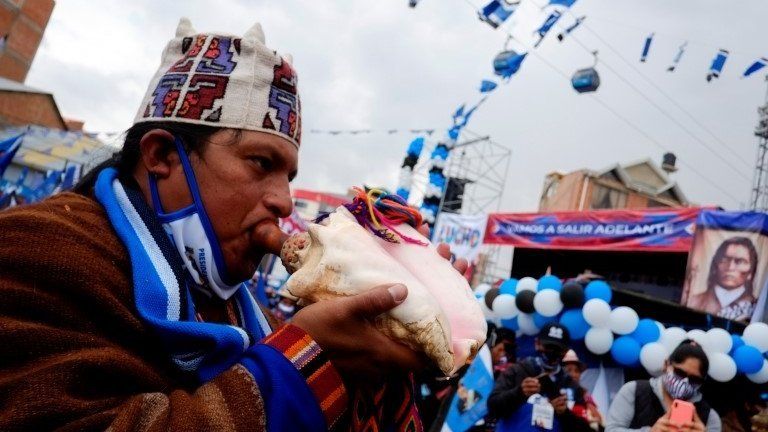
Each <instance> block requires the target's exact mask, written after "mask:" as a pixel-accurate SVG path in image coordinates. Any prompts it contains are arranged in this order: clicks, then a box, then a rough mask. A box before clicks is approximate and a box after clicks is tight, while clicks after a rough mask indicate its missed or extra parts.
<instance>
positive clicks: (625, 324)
mask: <svg viewBox="0 0 768 432" xmlns="http://www.w3.org/2000/svg"><path fill="white" fill-rule="evenodd" d="M638 321H640V318H639V317H638V316H637V312H635V310H634V309H632V308H631V307H628V306H619V307H617V308H616V309H614V310H612V311H611V316H610V318H608V325H609V327H610V328H611V331H613V332H614V333H616V334H620V335H626V334H630V333H632V332H633V331H635V329H636V328H637V323H638Z"/></svg>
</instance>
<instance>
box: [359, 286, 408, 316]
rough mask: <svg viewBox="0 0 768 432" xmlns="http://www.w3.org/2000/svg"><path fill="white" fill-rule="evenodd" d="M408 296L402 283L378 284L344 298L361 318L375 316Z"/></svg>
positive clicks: (406, 289)
mask: <svg viewBox="0 0 768 432" xmlns="http://www.w3.org/2000/svg"><path fill="white" fill-rule="evenodd" d="M407 296H408V288H406V287H405V285H403V284H394V285H380V286H377V287H376V288H374V289H372V290H370V291H367V292H364V293H362V294H358V295H355V296H352V297H348V298H347V299H345V300H346V301H347V302H349V306H348V307H349V310H350V311H351V312H352V313H353V314H355V315H357V316H359V317H361V318H375V317H377V316H379V315H381V314H383V313H384V312H386V311H388V310H390V309H392V308H394V307H395V306H397V305H399V304H400V303H402V302H403V301H404V300H405V298H406V297H407Z"/></svg>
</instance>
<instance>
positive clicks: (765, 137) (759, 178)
mask: <svg viewBox="0 0 768 432" xmlns="http://www.w3.org/2000/svg"><path fill="white" fill-rule="evenodd" d="M765 81H766V84H768V75H766V76H765ZM757 113H758V115H759V119H758V123H757V127H756V128H755V135H756V136H757V137H758V139H759V142H758V145H757V158H756V159H757V161H756V162H755V172H754V174H753V177H752V196H751V199H750V208H751V209H752V210H756V211H763V212H765V211H768V91H766V94H765V104H764V105H763V106H761V107H759V108H758V109H757Z"/></svg>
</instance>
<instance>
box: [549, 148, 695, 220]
mask: <svg viewBox="0 0 768 432" xmlns="http://www.w3.org/2000/svg"><path fill="white" fill-rule="evenodd" d="M667 170H670V171H671V170H674V167H671V168H670V167H668V166H667V165H664V167H663V168H662V167H660V166H659V165H657V164H656V163H654V162H653V161H652V160H650V159H646V160H642V161H638V162H633V163H629V164H623V165H622V164H616V165H614V166H611V167H608V168H606V169H603V170H601V171H592V170H588V169H580V170H577V171H573V172H570V173H567V174H563V173H558V172H554V173H550V174H548V175H547V176H546V178H545V179H544V188H543V190H542V194H541V199H540V201H539V211H542V212H552V211H573V210H576V211H582V210H601V209H639V208H653V207H687V206H689V205H690V203H689V202H688V199H687V198H686V197H685V195H684V194H683V191H682V190H681V189H680V186H678V184H677V183H676V182H675V181H674V180H672V179H670V178H669V175H668V172H667Z"/></svg>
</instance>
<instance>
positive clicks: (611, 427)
mask: <svg viewBox="0 0 768 432" xmlns="http://www.w3.org/2000/svg"><path fill="white" fill-rule="evenodd" d="M708 370H709V361H708V360H707V356H706V354H705V353H704V350H703V349H702V348H701V347H700V346H699V345H697V344H696V343H695V342H692V341H689V340H685V341H683V342H682V343H681V344H680V345H679V346H678V347H677V348H675V350H674V351H672V354H670V356H669V358H668V359H667V361H666V363H665V369H664V374H663V375H661V376H660V377H657V378H651V379H650V380H640V381H632V382H628V383H626V384H624V386H622V387H621V389H620V390H619V392H618V393H617V394H616V397H615V398H614V399H613V402H612V403H611V406H610V408H609V410H608V418H607V420H606V427H605V430H606V432H628V431H651V432H666V431H678V430H680V431H691V432H704V431H707V432H719V431H720V430H721V422H720V416H719V415H718V414H717V412H715V410H714V409H711V408H710V407H709V405H708V404H707V403H706V401H704V399H703V398H702V395H701V393H700V392H699V389H700V388H701V385H702V384H703V383H704V378H705V377H706V376H707V372H708ZM675 399H680V400H684V401H688V402H691V403H693V404H694V406H695V407H696V410H695V413H694V419H693V420H692V421H691V422H690V423H688V424H685V425H682V427H680V428H678V426H677V425H675V424H673V423H671V422H670V421H669V408H670V406H671V405H672V401H674V400H675Z"/></svg>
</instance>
